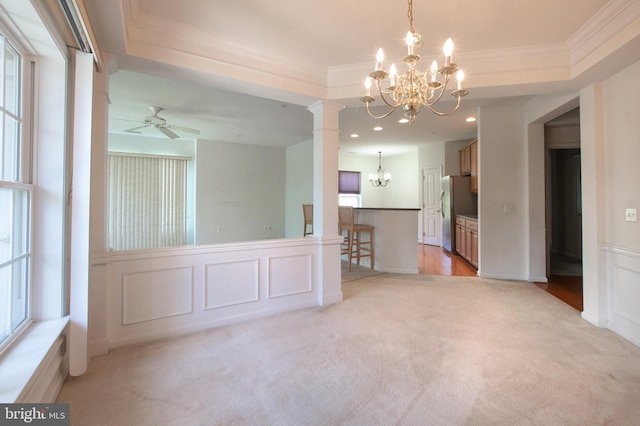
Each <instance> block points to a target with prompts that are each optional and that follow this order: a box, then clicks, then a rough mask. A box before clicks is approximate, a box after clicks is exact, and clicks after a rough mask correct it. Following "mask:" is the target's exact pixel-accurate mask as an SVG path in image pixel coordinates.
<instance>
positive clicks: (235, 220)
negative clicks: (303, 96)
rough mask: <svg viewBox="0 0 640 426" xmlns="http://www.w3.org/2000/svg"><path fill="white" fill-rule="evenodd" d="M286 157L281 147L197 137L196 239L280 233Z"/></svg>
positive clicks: (238, 238)
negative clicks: (198, 138)
mask: <svg viewBox="0 0 640 426" xmlns="http://www.w3.org/2000/svg"><path fill="white" fill-rule="evenodd" d="M285 161H286V158H285V149H284V148H274V147H267V146H257V145H246V144H238V143H226V142H215V141H208V140H199V141H198V142H197V145H196V228H197V232H196V241H195V242H196V244H219V243H226V242H238V241H254V240H263V239H271V238H283V237H284V235H285V230H284V218H285V169H286V168H285ZM256 219H257V220H256Z"/></svg>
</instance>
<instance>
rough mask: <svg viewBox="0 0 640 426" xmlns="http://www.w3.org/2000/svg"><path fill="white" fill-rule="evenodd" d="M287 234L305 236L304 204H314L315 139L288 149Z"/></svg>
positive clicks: (288, 235)
mask: <svg viewBox="0 0 640 426" xmlns="http://www.w3.org/2000/svg"><path fill="white" fill-rule="evenodd" d="M286 162H287V166H286V188H285V193H286V201H285V206H286V207H285V209H286V211H285V236H286V237H287V238H296V237H301V236H303V232H302V231H303V223H304V218H303V216H302V204H313V140H312V139H310V140H308V141H305V142H300V143H298V144H296V145H292V146H290V147H288V148H287V151H286Z"/></svg>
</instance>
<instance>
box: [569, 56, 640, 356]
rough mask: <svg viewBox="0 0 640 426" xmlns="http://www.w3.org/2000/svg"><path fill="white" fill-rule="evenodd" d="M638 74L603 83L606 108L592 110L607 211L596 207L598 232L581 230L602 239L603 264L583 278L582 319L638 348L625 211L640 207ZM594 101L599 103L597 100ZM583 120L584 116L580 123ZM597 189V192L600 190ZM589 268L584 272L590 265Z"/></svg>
mask: <svg viewBox="0 0 640 426" xmlns="http://www.w3.org/2000/svg"><path fill="white" fill-rule="evenodd" d="M638 75H640V62H636V63H635V64H633V65H631V66H629V67H628V68H626V69H624V70H623V71H621V72H620V73H618V74H616V75H615V76H613V77H611V78H609V79H607V80H605V81H604V82H603V84H602V86H601V89H602V91H601V95H602V105H601V109H599V108H594V115H595V114H598V115H599V111H601V112H602V115H601V117H602V124H603V131H602V133H600V134H598V133H597V129H596V132H594V133H595V135H593V139H594V140H595V141H596V143H595V145H596V149H595V150H594V152H595V153H596V154H603V157H604V158H603V159H602V160H601V163H600V164H601V165H602V166H603V167H602V169H601V172H603V173H602V175H603V177H604V182H598V183H596V185H602V184H604V186H603V188H602V189H604V195H605V198H604V200H601V201H604V203H602V204H603V209H604V212H602V211H600V210H597V209H596V213H597V214H598V216H596V217H595V223H593V225H595V229H590V228H585V229H584V231H583V232H587V233H595V234H594V236H595V237H599V238H598V240H597V243H598V244H599V246H592V247H591V251H592V253H593V255H591V256H590V259H593V258H595V261H596V262H598V263H599V264H598V266H597V269H596V270H595V272H596V274H595V275H594V276H592V277H591V279H590V280H589V281H588V282H587V279H586V277H585V286H589V288H588V297H589V299H587V296H585V312H584V314H583V317H585V318H587V319H590V320H593V321H595V322H596V323H598V324H600V325H601V324H602V323H605V324H607V327H608V328H610V329H612V330H614V331H616V332H617V333H619V334H621V335H622V336H623V337H626V338H627V339H629V340H631V341H632V342H634V343H635V344H636V345H640V222H627V221H626V220H625V209H627V208H635V209H640V192H639V191H638V182H640V168H638V158H640V144H639V143H638V135H640V120H638V117H640V105H638V103H637V99H638V98H639V97H640V80H639V79H638ZM594 100H595V101H596V102H595V104H596V105H598V102H597V101H598V98H597V97H595V98H594ZM581 114H582V111H581ZM583 118H584V117H582V116H581V121H582V119H583ZM600 138H601V140H600ZM583 175H584V174H583ZM583 180H584V178H583ZM594 189H595V190H596V191H597V190H599V189H600V187H599V186H596V188H594ZM603 216H604V217H603ZM603 224H604V226H603ZM602 228H604V229H602ZM602 237H604V238H602ZM592 238H593V237H592ZM596 250H597V251H598V252H596ZM603 260H604V262H603ZM585 262H586V259H585ZM585 264H586V263H585ZM603 264H604V265H606V267H605V268H604V270H603V268H602V266H603ZM587 268H589V269H586V268H585V273H586V271H588V270H590V269H591V268H592V265H587ZM603 275H604V276H603ZM603 278H604V282H606V285H603ZM596 280H597V281H596ZM586 291H587V289H585V292H586ZM594 296H596V297H597V299H596V300H594V299H593V297H594ZM603 299H604V300H603Z"/></svg>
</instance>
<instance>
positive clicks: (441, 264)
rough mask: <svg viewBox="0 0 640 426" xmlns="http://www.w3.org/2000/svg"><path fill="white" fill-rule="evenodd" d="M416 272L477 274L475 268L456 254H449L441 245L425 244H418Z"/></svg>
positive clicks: (428, 273)
mask: <svg viewBox="0 0 640 426" xmlns="http://www.w3.org/2000/svg"><path fill="white" fill-rule="evenodd" d="M418 273H420V274H425V275H453V276H465V277H475V276H476V275H477V271H476V269H475V268H474V267H473V266H471V264H469V263H468V262H467V261H466V260H464V259H463V258H462V257H460V256H458V255H457V254H449V253H447V251H446V250H444V249H443V248H442V247H438V246H429V245H425V244H418Z"/></svg>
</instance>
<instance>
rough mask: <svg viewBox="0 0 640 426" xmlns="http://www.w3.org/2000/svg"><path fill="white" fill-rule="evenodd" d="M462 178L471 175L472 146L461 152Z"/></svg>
mask: <svg viewBox="0 0 640 426" xmlns="http://www.w3.org/2000/svg"><path fill="white" fill-rule="evenodd" d="M459 152H460V176H470V175H471V146H470V145H467V146H465V147H464V148H462V149H461V150H460V151H459Z"/></svg>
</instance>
